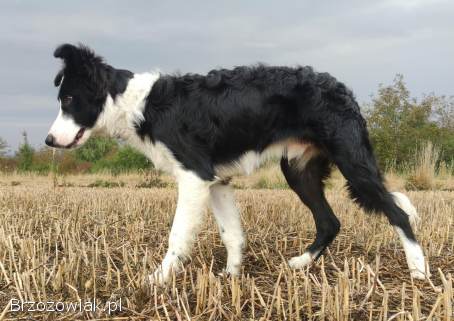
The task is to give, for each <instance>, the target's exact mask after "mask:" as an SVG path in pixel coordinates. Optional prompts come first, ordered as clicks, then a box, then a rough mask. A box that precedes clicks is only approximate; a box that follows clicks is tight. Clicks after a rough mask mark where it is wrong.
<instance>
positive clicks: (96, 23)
mask: <svg viewBox="0 0 454 321" xmlns="http://www.w3.org/2000/svg"><path fill="white" fill-rule="evenodd" d="M64 42H83V43H85V44H87V45H89V46H90V47H92V48H93V49H95V51H96V52H97V53H98V54H100V55H102V56H104V57H105V59H106V60H107V62H108V63H110V64H111V65H113V66H114V67H121V68H126V69H130V70H132V71H135V72H140V71H148V70H152V69H156V68H158V69H159V70H161V71H162V72H166V73H172V72H175V71H180V72H201V73H203V72H206V71H208V70H210V69H212V68H216V67H232V66H235V65H243V64H252V63H256V62H265V63H268V64H276V65H298V64H299V65H312V66H314V67H315V69H316V70H318V71H327V72H329V73H331V74H333V75H334V76H335V77H337V78H338V79H339V80H341V81H343V82H345V83H346V84H347V85H348V86H349V87H350V88H352V89H353V91H354V92H355V94H356V96H357V97H358V100H359V102H360V103H365V102H368V101H370V95H371V94H373V93H375V92H376V91H377V88H378V85H379V84H380V83H383V84H390V83H391V82H392V80H393V78H394V76H395V74H396V73H402V74H404V76H405V80H406V82H407V84H408V87H409V88H410V90H411V92H412V94H413V95H415V96H421V94H423V93H431V92H434V93H436V94H439V95H441V94H444V95H453V94H454V86H453V84H454V63H453V57H454V1H452V0H446V1H444V0H439V1H433V0H425V1H424V0H392V1H365V0H362V1H354V0H349V1H302V0H297V1H264V0H256V1H166V0H161V1H132V0H131V1H124V0H122V1H112V0H109V1H100V0H96V1H94V0H90V1H82V0H78V1H50V0H40V1H10V0H1V3H0V46H1V59H0V71H1V77H0V104H1V106H0V137H3V138H4V139H6V140H7V141H8V143H9V145H10V146H11V147H12V149H13V150H15V149H16V148H17V145H18V143H19V142H20V141H21V135H20V134H21V132H22V131H23V130H26V131H27V133H28V134H29V140H30V141H31V142H32V144H33V145H35V146H41V145H43V141H44V138H45V136H46V134H47V131H48V129H49V127H50V124H51V123H52V122H53V120H54V118H55V116H56V115H57V111H58V107H57V102H56V94H57V90H56V88H54V87H53V84H52V81H53V78H54V76H55V74H56V72H57V71H58V69H59V68H60V62H59V61H58V60H55V59H54V58H53V57H52V53H53V50H54V49H55V47H56V46H57V45H58V44H60V43H64Z"/></svg>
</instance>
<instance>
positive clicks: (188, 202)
mask: <svg viewBox="0 0 454 321" xmlns="http://www.w3.org/2000/svg"><path fill="white" fill-rule="evenodd" d="M177 180H178V201H177V208H176V212H175V217H174V219H173V224H172V230H171V231H170V237H169V248H168V250H167V253H166V255H165V257H164V260H163V261H162V264H161V266H160V267H159V268H158V269H157V270H156V271H155V272H154V273H153V275H151V276H150V281H151V283H156V284H163V283H165V282H167V280H168V279H169V277H170V275H171V272H172V270H179V269H181V267H182V263H183V261H184V260H185V259H186V258H187V257H188V256H189V255H190V252H191V249H192V246H193V244H194V241H195V239H196V237H197V234H198V232H199V229H200V226H201V225H202V221H203V216H204V214H205V210H206V207H207V204H208V199H209V195H210V184H211V183H210V182H207V181H204V180H202V179H200V178H199V177H198V176H197V175H195V174H194V173H192V172H189V171H183V170H181V171H180V172H179V173H178V174H177Z"/></svg>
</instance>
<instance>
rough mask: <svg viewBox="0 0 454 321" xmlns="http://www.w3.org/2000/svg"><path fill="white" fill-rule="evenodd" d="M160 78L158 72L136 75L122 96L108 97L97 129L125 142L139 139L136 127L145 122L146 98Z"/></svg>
mask: <svg viewBox="0 0 454 321" xmlns="http://www.w3.org/2000/svg"><path fill="white" fill-rule="evenodd" d="M158 78H159V73H158V72H152V73H143V74H134V77H133V78H131V79H130V80H129V82H128V85H127V87H126V90H125V91H124V92H123V93H122V94H120V95H117V97H115V99H113V98H112V97H111V96H110V95H108V96H107V100H106V103H105V105H104V110H103V112H102V114H101V115H100V118H99V120H98V122H97V124H96V128H97V129H99V130H102V131H104V132H106V133H107V134H108V135H109V136H111V137H116V138H121V139H123V140H125V141H130V140H132V139H134V138H135V137H137V134H136V132H135V126H134V125H135V124H137V123H140V121H141V120H143V117H144V116H143V111H144V108H145V102H146V98H147V96H148V94H149V92H150V90H151V88H152V87H153V84H154V83H155V82H156V80H157V79H158Z"/></svg>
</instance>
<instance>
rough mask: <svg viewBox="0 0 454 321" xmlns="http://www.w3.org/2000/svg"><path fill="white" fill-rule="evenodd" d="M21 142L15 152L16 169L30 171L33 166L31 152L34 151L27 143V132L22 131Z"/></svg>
mask: <svg viewBox="0 0 454 321" xmlns="http://www.w3.org/2000/svg"><path fill="white" fill-rule="evenodd" d="M22 137H23V142H22V144H21V145H20V146H19V150H18V151H17V153H16V157H17V159H18V166H17V167H18V170H20V171H30V170H32V166H33V154H34V153H35V151H34V149H33V147H32V146H31V145H30V144H29V143H28V138H27V133H26V132H25V131H24V132H23V133H22Z"/></svg>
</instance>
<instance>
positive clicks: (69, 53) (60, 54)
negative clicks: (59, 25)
mask: <svg viewBox="0 0 454 321" xmlns="http://www.w3.org/2000/svg"><path fill="white" fill-rule="evenodd" d="M54 57H55V58H61V59H63V61H64V62H65V64H66V65H74V64H77V62H78V60H79V58H80V54H79V48H77V47H76V46H74V45H71V44H69V43H65V44H63V45H60V46H58V47H57V49H55V51H54Z"/></svg>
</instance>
